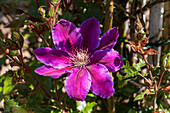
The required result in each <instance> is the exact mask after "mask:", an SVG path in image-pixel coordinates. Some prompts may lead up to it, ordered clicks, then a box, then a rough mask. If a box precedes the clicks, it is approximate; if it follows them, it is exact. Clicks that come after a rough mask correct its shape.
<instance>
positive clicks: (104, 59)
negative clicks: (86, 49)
mask: <svg viewBox="0 0 170 113" xmlns="http://www.w3.org/2000/svg"><path fill="white" fill-rule="evenodd" d="M90 61H91V62H92V63H101V64H103V65H105V66H106V67H107V69H108V70H109V72H116V71H118V70H119V69H120V68H121V67H122V66H123V61H122V57H121V55H120V54H119V53H118V52H117V51H115V50H114V49H111V50H110V49H105V50H97V51H95V53H94V54H93V55H92V57H91V59H90Z"/></svg>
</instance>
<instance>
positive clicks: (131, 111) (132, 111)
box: [128, 109, 137, 113]
mask: <svg viewBox="0 0 170 113" xmlns="http://www.w3.org/2000/svg"><path fill="white" fill-rule="evenodd" d="M128 113H137V111H135V110H134V109H130V110H129V111H128Z"/></svg>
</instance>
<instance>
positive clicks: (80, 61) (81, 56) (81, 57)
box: [72, 49, 89, 66]
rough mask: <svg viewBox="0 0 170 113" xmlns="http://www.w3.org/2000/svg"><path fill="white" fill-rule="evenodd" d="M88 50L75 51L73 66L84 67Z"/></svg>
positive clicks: (87, 60) (87, 57) (87, 59)
mask: <svg viewBox="0 0 170 113" xmlns="http://www.w3.org/2000/svg"><path fill="white" fill-rule="evenodd" d="M87 51H88V50H82V49H81V50H79V51H78V50H77V51H76V52H75V55H74V57H73V58H72V60H73V63H74V65H75V66H84V65H86V64H87V63H88V62H89V55H88V54H87Z"/></svg>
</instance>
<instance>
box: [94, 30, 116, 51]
mask: <svg viewBox="0 0 170 113" xmlns="http://www.w3.org/2000/svg"><path fill="white" fill-rule="evenodd" d="M118 37H119V31H118V28H117V27H113V28H112V29H110V30H108V31H107V32H106V33H105V34H104V35H103V36H102V37H101V41H100V45H99V47H98V48H97V49H98V50H99V49H101V50H104V49H106V48H109V49H112V48H113V47H114V45H115V44H116V42H117V38H118Z"/></svg>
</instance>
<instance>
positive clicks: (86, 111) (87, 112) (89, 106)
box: [83, 102, 97, 113]
mask: <svg viewBox="0 0 170 113" xmlns="http://www.w3.org/2000/svg"><path fill="white" fill-rule="evenodd" d="M95 105H97V103H96V102H91V103H90V102H88V103H87V105H86V107H85V108H84V110H83V113H90V112H91V111H92V109H93V107H94V106H95Z"/></svg>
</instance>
